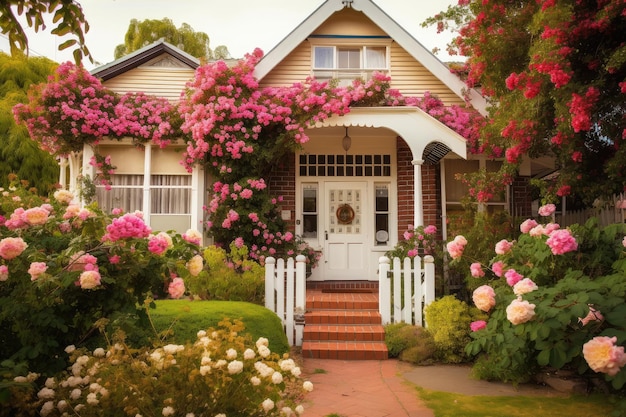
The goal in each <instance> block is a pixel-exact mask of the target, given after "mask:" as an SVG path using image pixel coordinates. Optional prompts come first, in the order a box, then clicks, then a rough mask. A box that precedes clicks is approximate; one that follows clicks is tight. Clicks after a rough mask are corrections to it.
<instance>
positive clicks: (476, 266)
mask: <svg viewBox="0 0 626 417" xmlns="http://www.w3.org/2000/svg"><path fill="white" fill-rule="evenodd" d="M470 272H471V274H472V276H473V277H474V278H481V277H484V276H485V271H483V268H482V267H481V265H480V263H479V262H474V263H473V264H471V265H470Z"/></svg>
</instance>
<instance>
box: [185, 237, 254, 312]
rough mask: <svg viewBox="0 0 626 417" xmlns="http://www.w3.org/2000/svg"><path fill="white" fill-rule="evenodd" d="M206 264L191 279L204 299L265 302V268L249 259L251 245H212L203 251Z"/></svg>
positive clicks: (190, 285)
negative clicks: (226, 247)
mask: <svg viewBox="0 0 626 417" xmlns="http://www.w3.org/2000/svg"><path fill="white" fill-rule="evenodd" d="M203 257H204V261H205V267H204V269H203V270H202V271H201V272H200V273H199V274H197V275H195V276H193V275H192V276H190V277H189V278H188V279H187V282H186V284H187V288H188V290H189V292H190V293H191V294H192V295H193V296H195V297H198V298H200V299H202V300H231V301H248V302H251V303H256V304H260V305H263V303H264V296H265V269H264V268H263V267H262V266H261V265H259V263H258V262H256V261H254V260H252V259H249V257H248V248H246V247H245V246H242V247H239V248H238V247H237V246H236V245H235V243H232V244H231V247H230V250H229V251H228V252H227V251H226V250H225V249H223V248H220V247H217V246H209V247H207V248H206V249H205V250H204V253H203Z"/></svg>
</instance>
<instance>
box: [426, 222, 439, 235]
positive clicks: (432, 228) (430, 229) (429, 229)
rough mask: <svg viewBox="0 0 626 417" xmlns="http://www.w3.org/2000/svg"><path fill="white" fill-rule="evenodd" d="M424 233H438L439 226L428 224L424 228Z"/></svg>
mask: <svg viewBox="0 0 626 417" xmlns="http://www.w3.org/2000/svg"><path fill="white" fill-rule="evenodd" d="M424 233H426V234H427V235H434V234H435V233H437V226H433V225H432V224H431V225H428V226H426V227H425V228H424Z"/></svg>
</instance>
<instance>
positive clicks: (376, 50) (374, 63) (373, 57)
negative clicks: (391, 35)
mask: <svg viewBox="0 0 626 417" xmlns="http://www.w3.org/2000/svg"><path fill="white" fill-rule="evenodd" d="M365 49H366V55H365V56H366V63H365V67H366V68H368V69H386V68H387V49H386V48H385V47H371V46H368V47H367V48H365Z"/></svg>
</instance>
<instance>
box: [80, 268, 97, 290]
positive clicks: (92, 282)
mask: <svg viewBox="0 0 626 417" xmlns="http://www.w3.org/2000/svg"><path fill="white" fill-rule="evenodd" d="M78 283H79V284H80V288H82V289H83V290H92V289H94V288H96V287H98V286H100V272H98V271H97V270H90V271H84V272H82V273H81V274H80V277H79V278H78Z"/></svg>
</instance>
